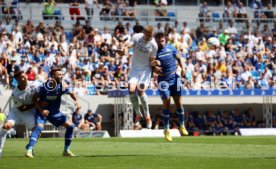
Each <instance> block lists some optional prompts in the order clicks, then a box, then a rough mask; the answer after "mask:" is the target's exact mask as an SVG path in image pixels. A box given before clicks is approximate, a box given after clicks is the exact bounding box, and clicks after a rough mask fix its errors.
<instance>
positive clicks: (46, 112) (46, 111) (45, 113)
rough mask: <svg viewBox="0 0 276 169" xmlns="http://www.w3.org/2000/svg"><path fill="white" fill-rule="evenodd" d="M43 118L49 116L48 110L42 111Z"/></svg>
mask: <svg viewBox="0 0 276 169" xmlns="http://www.w3.org/2000/svg"><path fill="white" fill-rule="evenodd" d="M41 114H42V116H44V117H46V116H48V115H49V111H48V110H42V112H41Z"/></svg>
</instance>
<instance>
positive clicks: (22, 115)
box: [7, 109, 35, 129]
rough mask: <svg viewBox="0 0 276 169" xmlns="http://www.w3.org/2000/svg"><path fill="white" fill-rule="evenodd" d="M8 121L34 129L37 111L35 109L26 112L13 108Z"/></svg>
mask: <svg viewBox="0 0 276 169" xmlns="http://www.w3.org/2000/svg"><path fill="white" fill-rule="evenodd" d="M7 121H9V122H12V123H13V125H15V124H24V125H25V127H26V128H28V129H32V128H33V127H35V111H34V110H33V109H32V110H30V111H25V112H18V111H15V110H11V111H10V113H9V115H8V117H7Z"/></svg>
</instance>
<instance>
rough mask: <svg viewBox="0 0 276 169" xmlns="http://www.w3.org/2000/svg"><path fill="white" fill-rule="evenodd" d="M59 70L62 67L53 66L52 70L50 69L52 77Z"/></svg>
mask: <svg viewBox="0 0 276 169" xmlns="http://www.w3.org/2000/svg"><path fill="white" fill-rule="evenodd" d="M57 71H61V68H52V69H51V71H50V75H51V77H53V75H54V74H55V73H56V72H57Z"/></svg>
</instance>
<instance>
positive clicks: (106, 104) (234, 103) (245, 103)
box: [0, 94, 276, 123]
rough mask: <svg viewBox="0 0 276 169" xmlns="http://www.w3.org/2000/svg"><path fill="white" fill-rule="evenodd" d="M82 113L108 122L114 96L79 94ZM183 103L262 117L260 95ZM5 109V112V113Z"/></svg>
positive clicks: (66, 100)
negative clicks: (100, 116) (89, 110)
mask: <svg viewBox="0 0 276 169" xmlns="http://www.w3.org/2000/svg"><path fill="white" fill-rule="evenodd" d="M9 96H10V95H7V94H6V95H4V96H0V100H1V102H0V107H1V108H4V106H5V104H6V103H7V102H8V99H9ZM79 98H80V102H81V106H82V113H83V114H84V113H86V110H87V109H88V108H92V110H93V111H94V112H97V113H100V114H102V116H103V123H110V122H111V121H112V119H111V116H112V114H113V109H114V98H108V97H107V96H80V97H79ZM149 102H150V112H151V113H152V114H153V115H155V113H156V112H157V108H159V107H162V105H161V104H162V102H161V99H160V97H159V96H152V97H149ZM182 102H183V105H184V108H185V111H189V112H190V111H203V112H205V111H213V112H214V113H216V112H218V111H222V110H226V111H232V110H234V109H236V108H239V109H240V110H241V111H245V110H247V109H248V108H250V107H251V108H253V111H254V114H255V115H256V117H257V119H259V120H261V119H262V115H263V114H262V112H263V97H262V96H250V97H247V96H237V97H235V96H230V97H229V96H227V97H224V96H216V97H215V96H208V97H206V96H184V97H183V101H182ZM272 103H273V111H274V112H275V111H276V97H273V98H272ZM73 109H74V107H73V102H72V100H71V99H70V97H68V96H64V97H63V102H62V106H61V111H62V112H64V113H66V114H71V113H72V111H73ZM7 110H8V109H6V110H5V111H6V112H5V113H7Z"/></svg>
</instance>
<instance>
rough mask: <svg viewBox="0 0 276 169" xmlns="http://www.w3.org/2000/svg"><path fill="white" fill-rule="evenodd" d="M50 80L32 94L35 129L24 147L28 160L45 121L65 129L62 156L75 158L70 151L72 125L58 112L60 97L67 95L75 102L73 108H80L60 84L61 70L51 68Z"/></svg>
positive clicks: (70, 92)
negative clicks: (34, 109) (34, 110)
mask: <svg viewBox="0 0 276 169" xmlns="http://www.w3.org/2000/svg"><path fill="white" fill-rule="evenodd" d="M50 75H51V78H49V79H48V80H47V81H46V82H45V83H43V85H41V86H40V88H39V90H38V92H37V93H35V94H34V97H33V100H34V102H35V107H36V124H37V125H36V127H35V129H34V131H33V132H32V135H31V138H30V141H29V144H28V145H27V146H26V149H27V152H26V154H25V156H26V157H28V158H33V157H34V155H33V147H34V146H35V144H36V142H37V140H38V137H39V135H40V133H41V131H42V129H43V125H44V124H45V122H46V120H48V121H49V122H50V123H52V124H53V125H55V126H56V127H58V126H63V127H65V128H66V132H65V146H64V152H63V156H69V157H73V156H75V155H74V154H73V153H72V152H71V151H70V150H69V147H70V144H71V140H72V138H73V129H74V124H72V122H70V121H69V119H68V118H67V117H66V116H65V115H64V114H62V113H61V112H60V110H59V108H60V105H61V96H62V95H63V94H69V95H70V96H71V98H72V99H73V100H74V101H75V106H76V107H77V108H80V104H79V102H78V99H77V97H76V96H75V94H74V93H73V92H72V91H71V90H70V89H69V87H68V86H67V85H66V84H65V83H64V82H62V74H61V69H59V68H53V69H52V70H51V72H50Z"/></svg>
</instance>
